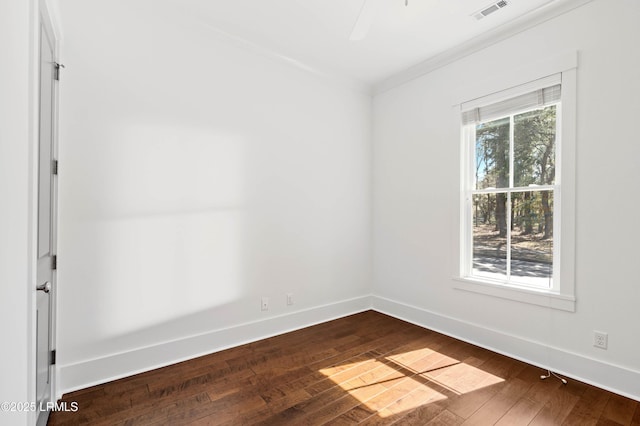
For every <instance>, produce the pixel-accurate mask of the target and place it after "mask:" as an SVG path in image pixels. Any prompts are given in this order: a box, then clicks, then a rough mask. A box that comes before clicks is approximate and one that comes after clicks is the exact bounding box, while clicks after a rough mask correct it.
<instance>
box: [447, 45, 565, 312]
mask: <svg viewBox="0 0 640 426" xmlns="http://www.w3.org/2000/svg"><path fill="white" fill-rule="evenodd" d="M576 71H577V52H572V53H570V54H564V55H560V56H558V57H554V58H550V59H548V60H546V61H542V62H539V63H537V64H530V65H528V66H527V67H525V68H523V69H522V70H520V72H518V70H514V71H513V72H511V73H509V74H505V76H499V77H498V78H495V79H494V80H493V81H490V82H483V83H482V84H478V86H476V87H471V88H465V89H463V93H461V94H459V96H458V99H457V102H454V114H455V121H454V122H455V125H456V134H458V135H459V139H460V144H459V147H460V155H459V158H460V160H461V163H460V181H459V186H458V188H459V193H460V197H459V200H460V201H459V205H460V211H459V214H460V216H459V221H458V222H457V229H456V233H457V235H458V238H456V244H455V246H456V247H455V249H456V250H455V254H454V256H455V257H456V258H457V262H454V263H455V264H456V270H455V272H454V280H453V283H454V288H456V289H459V290H464V291H470V292H473V293H480V294H484V295H488V296H494V297H498V298H502V299H508V300H514V301H517V302H523V303H530V304H534V305H539V306H544V307H549V308H554V309H561V310H565V311H570V312H574V311H575V302H576V297H575V225H574V223H575V144H576ZM556 74H557V75H558V77H557V78H559V79H560V81H561V84H562V89H561V90H562V92H561V99H560V108H559V109H558V110H557V113H556V114H557V115H556V120H557V122H558V133H557V142H556V182H555V185H554V223H553V232H554V237H553V238H554V248H553V250H554V253H553V265H554V271H553V286H552V287H551V288H542V287H530V286H526V285H520V284H514V283H505V282H497V281H495V280H491V279H484V278H483V277H478V276H473V277H472V276H471V275H470V273H469V272H470V270H469V265H471V260H470V259H471V257H470V256H472V253H471V252H470V251H471V239H470V233H471V232H472V231H471V217H470V215H471V209H469V208H468V200H467V196H468V191H467V190H468V188H469V186H468V185H470V184H469V182H470V181H472V179H469V173H470V172H471V168H470V162H473V161H474V155H475V152H474V151H473V150H471V149H470V148H469V142H468V139H469V138H468V135H465V134H464V129H465V127H466V126H463V125H461V114H462V105H463V104H465V108H466V109H467V110H468V109H469V105H470V104H471V105H472V104H473V103H474V102H476V103H477V104H478V106H481V105H487V104H491V103H493V102H498V101H500V100H503V99H508V98H511V97H514V96H517V95H519V94H522V93H527V92H528V91H532V90H536V89H537V88H540V87H545V84H548V82H549V81H553V79H554V78H556V77H554V75H556ZM500 77H502V78H500ZM501 82H502V85H501Z"/></svg>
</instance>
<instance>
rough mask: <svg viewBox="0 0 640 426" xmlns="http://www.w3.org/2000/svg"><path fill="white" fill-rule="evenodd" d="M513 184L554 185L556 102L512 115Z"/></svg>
mask: <svg viewBox="0 0 640 426" xmlns="http://www.w3.org/2000/svg"><path fill="white" fill-rule="evenodd" d="M513 121H514V129H513V139H514V141H513V143H514V147H513V150H514V159H513V168H514V170H513V180H514V185H515V186H529V185H553V183H554V179H555V172H556V162H555V158H556V153H555V145H556V106H555V105H552V106H549V107H546V108H544V109H537V110H534V111H529V112H525V113H523V114H518V115H515V116H514V117H513Z"/></svg>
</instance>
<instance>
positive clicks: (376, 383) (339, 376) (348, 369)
mask: <svg viewBox="0 0 640 426" xmlns="http://www.w3.org/2000/svg"><path fill="white" fill-rule="evenodd" d="M320 372H321V373H322V374H324V375H325V376H327V378H328V379H330V380H332V381H333V382H334V383H335V384H336V385H338V386H340V387H341V388H342V389H343V390H345V391H346V392H348V394H349V395H350V396H351V397H353V398H355V399H357V400H358V401H360V402H361V403H362V404H364V405H365V406H366V407H367V408H368V409H370V410H374V411H375V412H376V413H377V415H378V416H379V417H388V416H391V415H395V414H398V413H401V412H403V411H407V410H412V409H415V408H417V407H420V406H422V405H425V404H429V403H432V402H436V401H440V400H443V399H446V398H447V395H446V394H447V393H453V394H456V395H461V394H465V393H469V392H473V391H476V390H478V389H481V388H484V387H486V386H491V385H495V384H497V383H500V382H503V381H504V379H502V378H500V377H498V376H495V375H493V374H491V373H488V372H486V371H483V370H481V369H480V368H477V367H474V366H472V365H469V364H467V363H465V362H461V361H459V360H457V359H455V358H451V357H449V356H446V355H444V354H441V353H439V352H437V351H434V350H431V349H429V348H424V349H418V350H414V351H407V352H403V353H400V354H395V355H391V356H387V357H381V358H376V357H374V356H371V357H370V358H367V359H363V360H362V361H358V362H352V363H347V364H341V365H336V366H332V367H328V368H324V369H321V370H320Z"/></svg>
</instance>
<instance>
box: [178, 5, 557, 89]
mask: <svg viewBox="0 0 640 426" xmlns="http://www.w3.org/2000/svg"><path fill="white" fill-rule="evenodd" d="M563 2H566V0H555V1H554V0H508V3H509V4H508V6H507V7H505V8H503V9H500V10H499V11H497V12H495V13H493V14H491V15H489V16H487V17H485V18H483V19H481V20H476V19H475V18H474V17H473V16H472V14H473V13H474V12H477V11H479V10H481V9H484V8H485V6H488V5H490V4H492V1H491V0H408V5H407V6H405V0H381V1H380V7H379V9H378V12H377V14H376V16H375V17H374V20H373V23H372V25H371V28H370V30H369V32H368V34H367V36H366V37H365V38H364V39H363V40H361V41H350V40H349V35H350V33H351V30H352V29H353V26H354V23H355V22H356V20H357V17H358V14H359V12H360V9H361V7H362V5H363V3H364V0H224V1H223V0H182V1H181V2H180V7H183V8H186V10H185V9H183V11H187V12H188V13H193V14H194V15H196V16H197V17H198V18H199V19H201V20H205V21H206V22H207V24H208V25H210V26H212V27H214V28H215V29H216V30H218V31H219V32H222V33H225V34H227V35H228V36H231V37H234V38H236V39H238V38H239V39H242V40H244V41H246V42H249V43H251V44H252V45H256V46H259V47H260V48H261V49H266V50H268V51H270V52H271V53H273V54H276V55H278V56H281V57H284V58H286V59H289V60H293V61H296V62H297V63H301V64H303V65H304V66H307V67H310V68H313V69H315V70H317V71H319V72H323V73H328V74H331V75H334V76H340V77H343V78H349V79H353V80H357V81H359V82H361V83H364V84H367V85H372V84H375V83H377V82H380V81H382V80H384V79H386V78H388V77H390V76H391V75H393V74H395V73H397V72H400V71H402V70H404V69H407V68H409V67H411V66H413V65H416V64H418V63H420V62H423V61H425V60H428V59H430V58H432V57H434V56H435V55H438V54H441V53H443V52H445V51H447V50H449V49H452V48H454V47H456V46H459V45H460V44H462V43H465V42H468V41H470V40H472V39H474V37H478V36H479V35H481V34H484V33H486V32H487V31H491V30H495V29H496V28H498V27H501V26H505V25H504V24H507V25H508V24H509V23H510V22H513V21H514V19H517V18H520V20H522V17H523V16H526V15H534V14H536V13H540V12H541V11H542V10H544V9H550V8H553V7H555V6H557V5H558V4H560V3H563Z"/></svg>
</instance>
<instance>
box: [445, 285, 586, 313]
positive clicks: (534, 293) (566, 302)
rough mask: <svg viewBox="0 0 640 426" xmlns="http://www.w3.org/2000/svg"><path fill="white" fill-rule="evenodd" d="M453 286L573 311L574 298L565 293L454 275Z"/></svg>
mask: <svg viewBox="0 0 640 426" xmlns="http://www.w3.org/2000/svg"><path fill="white" fill-rule="evenodd" d="M453 280H454V285H453V287H454V288H456V289H458V290H463V291H470V292H472V293H479V294H484V295H487V296H493V297H499V298H501V299H507V300H514V301H517V302H522V303H529V304H532V305H538V306H544V307H547V308H552V309H559V310H562V311H568V312H575V310H576V298H575V297H574V296H570V295H567V294H560V293H553V292H550V291H548V290H542V289H541V290H537V289H532V288H524V287H510V286H506V285H502V284H493V283H490V282H486V281H481V280H477V279H472V278H461V277H455V278H454V279H453Z"/></svg>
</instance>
